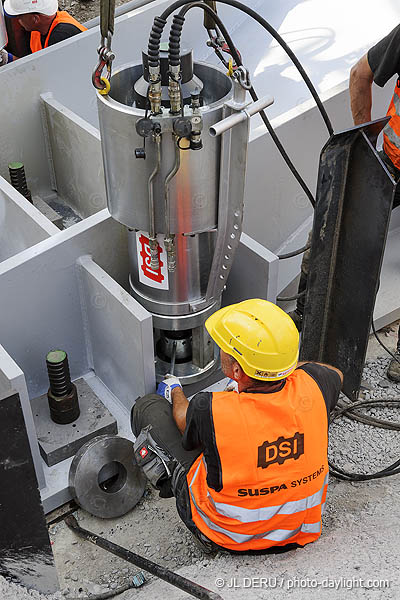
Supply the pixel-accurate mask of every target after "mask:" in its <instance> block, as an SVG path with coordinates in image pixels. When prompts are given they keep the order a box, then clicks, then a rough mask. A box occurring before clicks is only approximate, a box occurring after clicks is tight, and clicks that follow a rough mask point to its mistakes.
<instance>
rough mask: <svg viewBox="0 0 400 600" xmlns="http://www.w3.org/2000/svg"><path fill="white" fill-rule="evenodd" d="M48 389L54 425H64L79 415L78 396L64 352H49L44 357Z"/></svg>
mask: <svg viewBox="0 0 400 600" xmlns="http://www.w3.org/2000/svg"><path fill="white" fill-rule="evenodd" d="M46 364H47V372H48V374H49V383H50V388H49V391H48V392H47V398H48V401H49V407H50V416H51V419H52V420H53V421H54V423H58V424H59V425H66V424H68V423H72V422H73V421H76V419H77V418H78V417H79V415H80V409H79V402H78V394H77V391H76V387H75V385H74V384H73V383H72V382H71V376H70V373H69V365H68V356H67V353H66V352H64V350H51V351H50V352H49V353H48V354H47V356H46Z"/></svg>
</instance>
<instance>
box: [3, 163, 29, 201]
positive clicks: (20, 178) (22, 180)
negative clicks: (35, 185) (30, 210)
mask: <svg viewBox="0 0 400 600" xmlns="http://www.w3.org/2000/svg"><path fill="white" fill-rule="evenodd" d="M8 170H9V172H10V179H11V185H12V186H13V187H14V188H15V189H16V190H17V191H18V192H19V193H20V194H22V196H24V198H26V199H27V200H29V202H32V194H31V192H30V190H29V189H28V184H27V182H26V176H25V168H24V165H23V164H22V163H21V162H12V163H10V164H9V165H8Z"/></svg>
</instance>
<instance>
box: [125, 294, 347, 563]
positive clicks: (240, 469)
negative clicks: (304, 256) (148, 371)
mask: <svg viewBox="0 0 400 600" xmlns="http://www.w3.org/2000/svg"><path fill="white" fill-rule="evenodd" d="M205 325H206V328H207V330H208V332H209V333H210V335H211V337H212V338H213V340H214V341H215V342H216V343H217V344H218V346H219V347H220V352H221V368H222V371H223V373H224V375H226V377H229V378H230V379H232V380H233V381H234V382H235V383H236V384H237V391H224V392H217V393H215V392H213V393H211V392H200V393H198V394H196V395H195V396H194V397H193V399H192V400H191V401H190V403H189V401H188V400H187V398H186V396H185V394H184V392H183V390H182V387H181V385H180V382H179V379H178V378H176V377H172V376H171V377H166V379H165V380H164V381H163V382H162V383H160V385H159V387H158V390H157V391H158V395H157V394H150V395H148V396H145V397H143V398H141V399H139V400H138V401H137V403H136V405H135V406H134V408H133V411H132V429H133V432H134V434H135V435H136V436H137V439H136V442H135V456H136V460H137V462H138V464H139V466H140V467H141V468H142V469H143V471H144V473H145V474H146V475H147V477H148V478H149V479H150V481H152V483H153V484H154V485H155V486H156V487H157V488H158V489H159V490H160V496H165V497H171V496H172V495H175V497H176V504H177V510H178V513H179V516H180V517H181V519H182V520H183V522H184V523H185V525H186V526H187V527H188V529H189V530H190V531H191V532H192V533H193V534H194V535H195V536H196V538H197V539H198V540H199V541H200V543H201V544H202V546H203V548H206V549H207V550H208V551H214V550H218V549H224V550H228V551H231V552H251V551H269V552H271V551H274V552H276V551H286V550H288V549H292V548H296V547H298V546H304V545H305V544H307V543H309V542H312V541H314V540H316V539H317V538H318V537H319V536H320V534H321V516H322V512H323V507H324V503H325V499H326V493H327V486H328V462H327V446H328V421H329V413H330V411H331V410H332V409H333V408H334V406H335V405H336V402H337V399H338V396H339V392H340V389H341V384H342V374H341V372H340V371H339V370H338V369H335V368H333V367H330V366H328V365H320V364H317V363H298V362H297V361H298V343H299V334H298V331H297V329H296V327H295V325H294V323H293V321H292V319H291V318H290V317H289V316H288V315H287V314H286V313H285V312H284V311H282V310H281V309H280V308H278V307H277V306H276V305H275V304H272V303H271V302H267V301H266V300H246V301H244V302H240V303H239V304H233V305H231V306H228V307H226V308H222V309H221V310H219V311H217V312H216V313H214V314H213V315H212V316H211V317H209V319H208V320H207V321H206V324H205Z"/></svg>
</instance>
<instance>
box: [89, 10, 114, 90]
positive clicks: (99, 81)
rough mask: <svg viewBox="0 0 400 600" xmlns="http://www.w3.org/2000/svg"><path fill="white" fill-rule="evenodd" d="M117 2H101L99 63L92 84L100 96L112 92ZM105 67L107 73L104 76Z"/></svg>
mask: <svg viewBox="0 0 400 600" xmlns="http://www.w3.org/2000/svg"><path fill="white" fill-rule="evenodd" d="M114 17H115V0H101V3H100V33H101V41H100V46H99V47H98V48H97V53H98V55H99V62H98V63H97V65H96V68H95V69H94V71H93V75H92V82H93V85H94V87H95V88H96V89H97V90H99V92H100V94H108V92H109V91H110V79H111V65H112V61H113V60H114V58H115V54H114V52H113V51H112V50H111V41H112V36H113V33H114ZM104 67H107V72H106V74H105V75H104V76H103V75H102V73H103V70H104Z"/></svg>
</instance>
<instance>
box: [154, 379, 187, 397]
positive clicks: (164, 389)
mask: <svg viewBox="0 0 400 600" xmlns="http://www.w3.org/2000/svg"><path fill="white" fill-rule="evenodd" d="M176 387H180V388H181V389H182V386H181V382H180V381H179V379H178V378H177V377H174V376H173V375H166V377H165V379H164V381H162V382H161V383H159V384H158V388H157V394H160V396H162V397H163V398H165V399H166V400H168V402H169V403H170V404H172V390H173V389H174V388H176Z"/></svg>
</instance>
